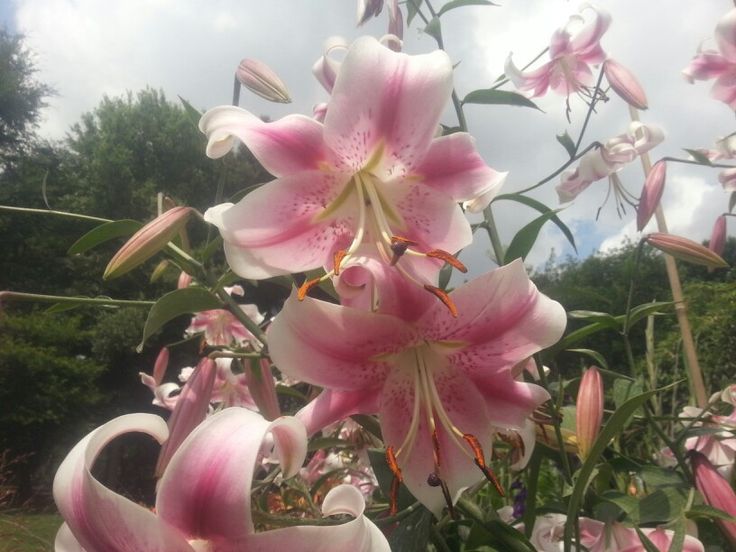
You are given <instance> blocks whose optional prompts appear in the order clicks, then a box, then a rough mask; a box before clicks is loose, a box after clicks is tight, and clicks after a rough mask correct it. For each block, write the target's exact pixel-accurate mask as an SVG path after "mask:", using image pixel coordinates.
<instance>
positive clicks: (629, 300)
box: [622, 240, 645, 335]
mask: <svg viewBox="0 0 736 552" xmlns="http://www.w3.org/2000/svg"><path fill="white" fill-rule="evenodd" d="M644 243H645V242H644V240H640V241H639V245H638V246H637V247H636V252H635V253H634V266H633V267H631V275H630V276H629V294H628V296H627V297H626V317H625V318H624V328H623V330H622V332H623V333H624V335H628V334H629V329H630V328H629V324H630V323H631V303H632V301H633V300H634V287H635V285H636V275H637V274H638V273H639V264H640V263H641V253H642V250H643V249H644Z"/></svg>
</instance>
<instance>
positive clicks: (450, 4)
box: [437, 0, 498, 17]
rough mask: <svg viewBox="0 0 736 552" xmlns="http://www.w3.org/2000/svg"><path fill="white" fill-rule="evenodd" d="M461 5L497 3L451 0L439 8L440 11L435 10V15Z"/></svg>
mask: <svg viewBox="0 0 736 552" xmlns="http://www.w3.org/2000/svg"><path fill="white" fill-rule="evenodd" d="M463 6H498V4H494V3H493V2H489V1H488V0H452V2H448V3H447V4H445V5H444V6H442V7H441V8H440V11H439V12H437V17H442V14H444V13H447V12H448V11H450V10H454V9H455V8H461V7H463Z"/></svg>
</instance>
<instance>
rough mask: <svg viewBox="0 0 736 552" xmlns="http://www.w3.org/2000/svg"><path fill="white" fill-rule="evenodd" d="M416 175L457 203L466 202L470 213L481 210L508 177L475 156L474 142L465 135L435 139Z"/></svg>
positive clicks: (459, 134) (470, 137) (463, 133)
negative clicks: (468, 204) (469, 205)
mask: <svg viewBox="0 0 736 552" xmlns="http://www.w3.org/2000/svg"><path fill="white" fill-rule="evenodd" d="M416 173H417V175H418V176H420V177H421V178H422V179H423V184H424V185H425V186H429V187H430V188H433V189H435V190H437V191H439V192H441V193H443V194H445V195H449V196H450V197H452V199H454V200H455V201H457V202H469V203H470V204H471V205H472V208H471V209H470V211H471V212H472V213H478V212H480V211H482V210H483V209H484V208H485V207H486V206H487V205H488V204H489V203H490V202H491V200H492V199H493V198H494V197H495V195H496V194H497V193H498V191H499V190H500V189H501V186H502V185H503V182H504V180H505V179H506V175H507V174H508V173H500V172H497V171H495V170H493V169H492V168H490V167H489V166H488V165H486V163H485V161H483V159H482V158H481V156H480V155H479V154H478V150H477V149H476V147H475V140H474V139H473V137H472V136H470V134H467V133H465V132H457V133H455V134H450V135H448V136H442V137H441V138H437V139H436V140H434V141H433V142H432V144H431V146H430V148H429V151H428V152H427V156H426V157H425V158H424V161H423V162H422V164H421V165H420V166H419V167H417V169H416ZM480 198H482V199H480ZM475 200H478V201H475Z"/></svg>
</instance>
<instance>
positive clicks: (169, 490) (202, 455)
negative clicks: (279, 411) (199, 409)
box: [156, 408, 307, 548]
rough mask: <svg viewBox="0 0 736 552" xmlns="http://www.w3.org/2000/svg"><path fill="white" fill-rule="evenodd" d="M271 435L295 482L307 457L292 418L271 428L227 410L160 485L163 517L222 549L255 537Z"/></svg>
mask: <svg viewBox="0 0 736 552" xmlns="http://www.w3.org/2000/svg"><path fill="white" fill-rule="evenodd" d="M269 432H271V434H272V435H273V439H274V442H275V445H276V452H277V453H278V454H279V456H280V461H281V463H282V465H283V467H284V476H285V477H290V476H291V475H293V474H294V473H296V471H298V469H299V467H301V465H302V463H303V461H304V458H305V456H306V452H307V442H306V432H305V430H304V426H302V424H301V423H299V421H298V420H296V419H295V418H291V417H282V418H278V419H277V420H275V421H273V422H267V421H266V420H264V419H263V417H261V416H260V415H259V414H257V413H255V412H251V411H250V410H246V409H243V408H226V409H225V410H222V411H220V412H219V413H217V414H215V415H213V416H211V417H210V418H208V419H207V420H205V422H203V423H202V424H201V425H200V426H199V427H198V428H197V429H196V430H195V431H194V432H193V433H192V434H191V435H190V436H189V438H188V439H187V440H186V441H185V442H184V443H183V444H182V446H181V447H180V448H179V450H178V451H177V453H176V455H175V456H174V457H173V458H172V460H171V462H170V464H169V467H168V468H167V470H166V473H165V474H164V476H163V478H162V479H161V482H160V487H159V493H158V496H157V499H156V510H157V512H158V515H159V516H160V517H161V518H162V519H163V520H165V521H166V522H168V523H169V524H171V525H173V526H174V527H178V528H179V529H180V530H181V531H182V532H184V533H185V534H187V536H188V537H189V538H198V539H203V540H208V541H211V542H212V543H213V544H214V545H215V548H217V544H218V543H226V542H232V541H238V540H241V539H246V538H248V536H249V535H251V534H252V533H253V532H254V529H253V522H252V520H251V505H250V489H251V483H252V479H253V472H254V469H255V466H256V461H257V459H258V456H259V452H260V451H261V449H262V443H263V442H264V439H265V438H266V435H267V433H269Z"/></svg>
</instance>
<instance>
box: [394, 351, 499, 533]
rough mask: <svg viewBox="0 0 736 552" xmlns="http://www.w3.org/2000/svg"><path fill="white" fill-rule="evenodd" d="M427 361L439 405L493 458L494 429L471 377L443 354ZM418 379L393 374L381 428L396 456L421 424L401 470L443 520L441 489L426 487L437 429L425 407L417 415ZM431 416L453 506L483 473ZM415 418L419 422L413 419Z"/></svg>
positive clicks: (406, 373) (432, 469)
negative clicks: (413, 425)
mask: <svg viewBox="0 0 736 552" xmlns="http://www.w3.org/2000/svg"><path fill="white" fill-rule="evenodd" d="M404 354H405V355H413V354H414V353H413V352H407V353H404ZM427 357H429V358H428V359H427ZM425 360H428V362H427V364H432V366H428V372H431V374H432V375H431V377H432V378H433V380H434V385H435V386H436V389H437V393H438V396H439V401H440V402H441V404H442V408H444V410H445V412H446V414H447V416H448V417H449V419H450V420H451V422H452V424H453V425H454V426H455V427H456V428H458V429H459V430H460V431H461V432H463V433H468V434H471V435H474V436H475V437H476V438H477V439H478V440H479V441H480V444H481V447H482V448H483V451H484V453H485V454H486V458H488V459H490V455H491V447H492V430H491V428H490V423H489V417H488V414H487V411H486V404H485V401H484V399H483V397H482V396H481V395H480V393H479V392H478V390H477V389H476V387H475V386H474V385H473V384H472V382H470V381H469V380H468V378H467V377H465V376H464V375H463V374H462V373H459V372H458V371H456V370H454V369H451V368H450V367H449V365H448V364H447V363H446V362H443V361H442V360H441V357H440V355H436V354H429V355H426V357H425ZM415 377H416V376H415V375H414V372H413V371H409V370H393V371H392V372H391V373H390V374H389V377H388V379H387V380H386V384H385V386H384V389H383V392H382V399H381V412H380V419H381V429H382V431H383V438H384V440H385V442H386V444H387V445H391V446H393V447H394V450H395V451H396V450H398V449H399V447H400V446H401V444H402V443H403V442H404V441H405V439H406V436H407V434H408V433H409V432H410V431H412V428H411V426H412V422H414V423H418V427H417V428H416V429H415V431H416V436H415V437H414V443H413V445H412V446H411V447H409V449H408V450H409V452H408V455H407V456H402V455H400V456H399V458H398V461H399V466H400V468H401V471H402V476H403V478H404V483H405V484H406V486H407V488H408V489H409V490H410V491H411V493H412V494H413V495H414V496H415V497H416V498H417V500H419V501H420V502H421V503H422V504H424V505H425V506H426V507H427V508H428V509H429V510H430V511H432V513H434V514H435V516H436V517H437V518H438V519H439V518H440V514H441V513H442V509H443V508H444V507H445V505H446V503H445V499H444V496H443V494H442V490H441V489H440V488H439V487H432V486H430V485H429V484H428V482H427V478H428V476H429V475H430V474H431V473H434V472H435V464H434V449H433V444H432V430H431V428H430V427H429V425H428V423H427V419H428V413H427V410H426V407H425V406H426V405H425V406H421V407H420V409H419V412H417V411H416V410H415V400H417V397H416V389H417V387H416V384H415ZM432 415H433V416H434V417H435V423H436V427H437V438H438V442H439V449H440V470H439V471H440V473H438V474H437V475H438V476H440V477H441V478H442V479H443V481H444V482H445V483H446V484H447V487H448V489H449V491H450V495H451V497H452V499H453V502H454V501H455V500H457V498H458V496H459V494H460V493H461V492H462V491H463V490H464V489H466V488H467V487H469V486H470V485H473V484H474V483H477V482H478V481H480V480H481V479H483V474H482V472H481V471H480V470H479V469H478V468H477V467H476V466H475V464H474V463H473V457H472V451H471V449H470V447H469V446H468V444H467V443H466V442H465V441H464V440H463V439H462V437H458V436H456V435H455V436H453V435H452V434H450V429H449V428H447V427H445V426H444V424H442V423H441V420H440V419H439V417H438V416H437V414H436V412H432ZM415 416H418V420H415V419H414V418H415ZM458 440H459V443H458V442H457V441H458Z"/></svg>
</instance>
